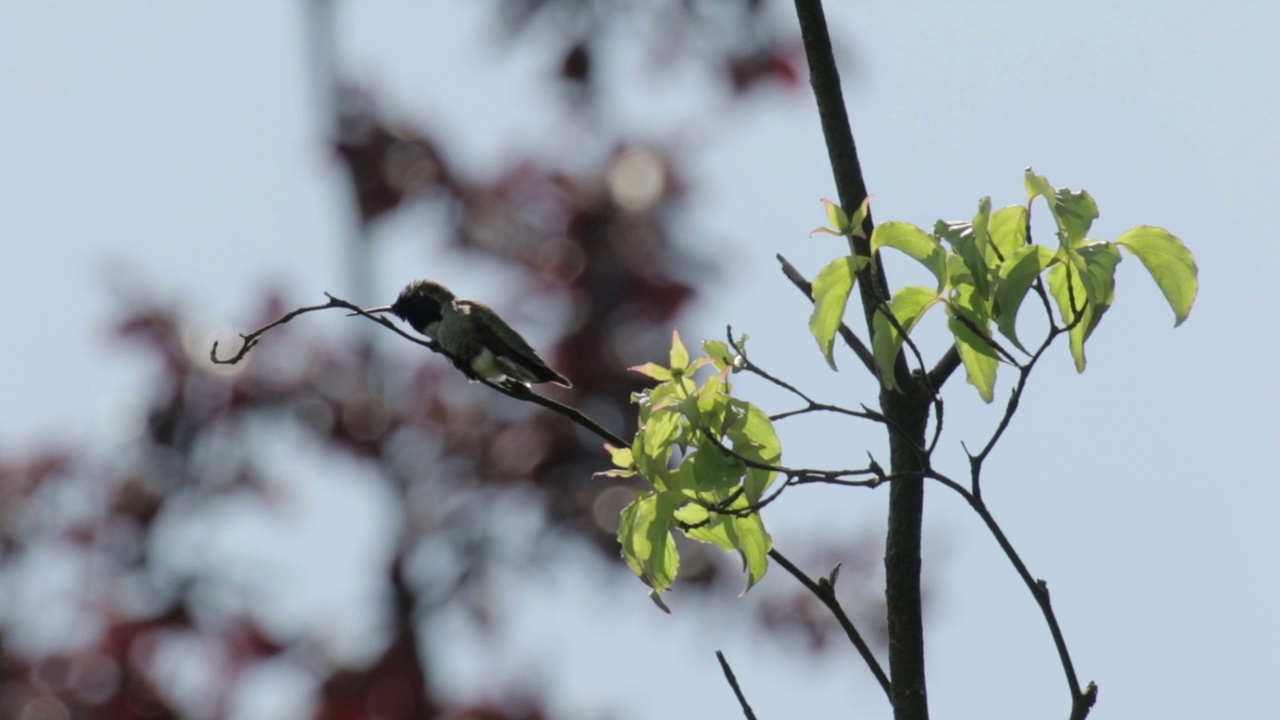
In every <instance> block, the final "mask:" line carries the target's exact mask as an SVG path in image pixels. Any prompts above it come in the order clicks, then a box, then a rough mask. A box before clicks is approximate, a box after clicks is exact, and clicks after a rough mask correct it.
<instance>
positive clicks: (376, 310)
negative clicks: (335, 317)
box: [347, 305, 391, 317]
mask: <svg viewBox="0 0 1280 720" xmlns="http://www.w3.org/2000/svg"><path fill="white" fill-rule="evenodd" d="M362 312H364V313H365V314H368V315H376V314H378V313H384V312H391V306H390V305H379V306H378V307H372V308H369V309H367V310H364V311H362ZM359 314H360V313H356V312H353V313H347V317H351V316H352V315H359Z"/></svg>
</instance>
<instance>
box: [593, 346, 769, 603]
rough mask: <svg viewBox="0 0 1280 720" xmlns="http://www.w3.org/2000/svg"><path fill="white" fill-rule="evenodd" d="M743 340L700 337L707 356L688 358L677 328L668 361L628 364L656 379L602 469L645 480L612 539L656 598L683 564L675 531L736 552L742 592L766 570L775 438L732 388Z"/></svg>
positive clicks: (756, 411) (758, 412)
mask: <svg viewBox="0 0 1280 720" xmlns="http://www.w3.org/2000/svg"><path fill="white" fill-rule="evenodd" d="M742 342H745V339H744V340H743V341H742ZM742 342H740V343H738V346H737V347H735V348H732V349H731V348H730V347H729V346H728V345H727V344H725V343H723V342H718V341H707V342H705V343H703V346H702V348H703V351H704V353H705V355H704V356H703V357H701V358H698V359H696V360H691V359H690V356H689V351H688V349H687V348H686V347H685V345H684V343H683V342H682V341H681V339H680V335H679V333H678V332H677V333H674V334H673V336H672V343H671V352H670V360H669V366H668V367H663V366H662V365H659V364H657V363H652V362H651V363H646V364H645V365H642V366H639V367H635V368H632V369H633V370H635V371H636V372H639V373H641V374H643V375H646V376H648V377H650V378H652V379H653V380H656V381H657V382H658V384H657V385H656V386H654V387H652V388H649V389H647V390H644V391H642V392H639V393H635V394H634V395H633V397H632V400H633V401H634V402H635V404H636V405H637V406H638V408H639V420H640V422H639V430H638V431H637V433H636V436H635V439H634V441H633V442H632V444H631V446H630V447H614V446H612V445H608V446H606V448H607V449H608V451H609V453H610V455H611V457H612V460H613V464H614V465H615V469H613V470H610V471H607V472H606V473H604V474H606V475H611V476H623V477H629V476H636V475H638V476H640V477H641V478H643V479H644V480H645V482H646V483H647V485H648V488H647V489H646V490H645V491H644V492H642V493H641V494H640V495H639V497H637V498H636V500H635V501H634V502H632V503H631V504H630V505H628V506H627V507H626V508H625V509H624V510H623V511H622V520H621V523H620V526H619V528H618V541H619V543H620V544H621V546H622V555H623V557H624V558H625V559H626V561H627V564H628V565H629V566H630V567H631V569H632V570H633V571H635V573H636V574H637V575H639V576H640V577H641V578H642V579H643V580H644V581H645V582H646V583H648V584H649V586H650V587H652V588H653V596H654V598H655V600H656V599H657V593H660V592H663V591H665V590H667V589H668V588H669V587H670V586H671V583H672V581H673V580H674V579H675V576H676V573H677V571H678V569H679V565H680V554H679V551H678V550H677V548H676V544H675V539H674V537H673V535H672V532H671V529H672V528H673V527H674V528H677V529H679V530H680V531H682V532H683V533H684V534H685V535H687V536H688V537H690V538H693V539H694V540H698V541H701V542H706V543H713V544H715V545H718V546H719V547H721V548H723V549H724V550H732V551H736V552H738V553H739V554H740V555H741V556H742V560H743V566H744V569H745V570H746V572H747V577H748V580H747V589H748V590H749V589H750V588H751V586H753V585H754V584H755V583H757V582H759V580H760V578H761V577H763V576H764V573H765V570H766V568H767V566H768V557H767V556H768V553H769V550H770V549H772V540H771V539H770V537H769V533H768V532H767V531H766V530H765V528H764V522H763V520H762V519H761V517H760V514H759V512H758V510H759V507H760V503H761V500H762V497H763V496H764V493H765V492H766V491H767V490H768V489H769V487H770V485H772V484H773V482H774V481H775V480H776V479H777V477H778V472H777V470H775V469H773V468H774V467H775V466H776V464H777V463H778V462H779V460H780V459H781V457H782V444H781V443H780V442H779V440H778V436H777V433H776V432H775V430H774V427H773V422H772V421H771V420H770V419H769V416H768V415H767V414H765V412H764V411H763V410H761V409H760V408H759V407H757V406H755V405H753V404H751V403H749V402H746V401H744V400H741V399H739V398H735V397H733V396H732V395H731V394H730V393H731V391H732V386H731V384H730V382H729V376H730V374H731V373H732V372H733V370H734V369H735V366H736V365H738V364H740V362H741V360H740V358H739V355H738V353H740V352H741V347H742ZM702 368H713V369H714V372H712V373H709V374H705V373H704V374H705V375H706V377H705V379H703V380H702V381H701V382H700V381H699V380H698V379H697V378H696V377H695V375H696V374H698V371H699V370H700V369H702Z"/></svg>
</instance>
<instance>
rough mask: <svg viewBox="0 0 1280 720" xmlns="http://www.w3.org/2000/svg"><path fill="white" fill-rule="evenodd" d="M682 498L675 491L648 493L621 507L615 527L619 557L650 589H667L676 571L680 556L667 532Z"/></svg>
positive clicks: (678, 567)
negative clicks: (620, 551) (620, 556)
mask: <svg viewBox="0 0 1280 720" xmlns="http://www.w3.org/2000/svg"><path fill="white" fill-rule="evenodd" d="M684 502H686V498H685V497H684V496H683V495H682V494H681V493H678V492H674V491H671V492H662V493H649V494H646V495H641V496H640V497H638V498H636V501H635V502H633V503H631V504H630V505H628V506H627V507H625V508H623V510H622V519H621V522H620V523H619V525H618V543H619V544H620V545H622V557H623V558H624V559H626V561H627V565H629V566H630V567H631V569H632V571H634V572H635V573H636V574H637V575H639V576H640V578H641V579H643V580H644V581H645V582H646V583H648V584H649V586H650V587H652V588H653V589H654V590H656V591H658V592H662V591H664V590H666V589H668V588H670V587H671V583H672V582H673V581H674V580H675V578H676V573H677V572H678V571H679V569H680V554H679V553H678V552H677V550H676V544H675V540H674V538H672V537H671V531H670V530H669V529H668V528H669V526H670V523H671V520H672V517H673V515H674V513H675V511H676V509H677V508H679V507H680V505H682V504H683V503H684Z"/></svg>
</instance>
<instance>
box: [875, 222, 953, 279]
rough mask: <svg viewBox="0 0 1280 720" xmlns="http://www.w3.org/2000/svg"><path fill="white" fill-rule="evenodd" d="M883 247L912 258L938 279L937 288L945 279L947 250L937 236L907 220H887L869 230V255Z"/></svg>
mask: <svg viewBox="0 0 1280 720" xmlns="http://www.w3.org/2000/svg"><path fill="white" fill-rule="evenodd" d="M883 247H891V248H894V249H896V250H901V251H902V252H904V253H906V254H907V255H909V256H910V257H912V258H914V259H915V260H916V261H917V262H919V263H920V264H921V265H924V266H925V267H926V268H928V270H929V272H931V273H933V276H934V277H935V278H937V279H938V289H939V290H941V289H942V286H943V285H944V284H945V283H946V281H947V251H946V250H945V249H943V247H942V243H940V242H938V238H936V237H934V236H933V235H930V234H929V233H927V232H925V231H924V230H922V229H921V228H919V227H917V226H915V225H912V224H911V223H907V222H897V221H889V222H883V223H880V224H879V225H877V226H876V229H875V230H873V231H872V232H871V255H872V256H873V257H874V256H875V254H876V253H877V252H878V251H879V250H880V248H883Z"/></svg>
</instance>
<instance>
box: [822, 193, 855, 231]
mask: <svg viewBox="0 0 1280 720" xmlns="http://www.w3.org/2000/svg"><path fill="white" fill-rule="evenodd" d="M822 204H823V206H824V207H826V209H827V222H829V223H831V227H832V228H833V229H835V231H836V234H837V235H848V234H849V214H848V213H846V212H845V211H844V208H842V207H840V203H837V202H834V201H832V200H828V199H827V198H822Z"/></svg>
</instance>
